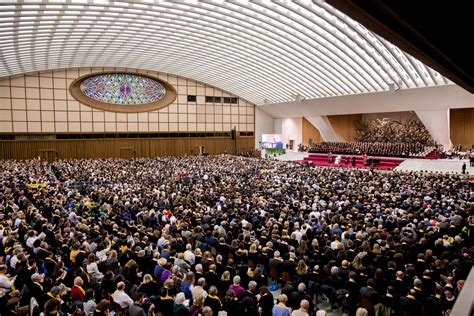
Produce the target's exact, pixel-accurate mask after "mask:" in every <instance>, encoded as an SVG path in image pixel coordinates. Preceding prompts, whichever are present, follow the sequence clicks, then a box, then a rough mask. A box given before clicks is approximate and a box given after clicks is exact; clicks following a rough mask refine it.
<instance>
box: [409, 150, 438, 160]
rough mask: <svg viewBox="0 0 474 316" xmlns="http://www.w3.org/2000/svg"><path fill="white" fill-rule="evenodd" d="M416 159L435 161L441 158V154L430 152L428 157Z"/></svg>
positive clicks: (434, 151)
mask: <svg viewBox="0 0 474 316" xmlns="http://www.w3.org/2000/svg"><path fill="white" fill-rule="evenodd" d="M415 158H418V159H429V160H435V159H439V158H441V154H440V152H439V151H436V150H432V151H430V152H429V153H428V154H427V155H426V156H424V157H415Z"/></svg>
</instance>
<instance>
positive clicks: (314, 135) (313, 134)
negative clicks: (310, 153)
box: [302, 117, 323, 146]
mask: <svg viewBox="0 0 474 316" xmlns="http://www.w3.org/2000/svg"><path fill="white" fill-rule="evenodd" d="M302 140H303V145H305V146H309V140H311V141H312V142H313V143H320V142H322V141H323V138H322V137H321V134H320V133H319V130H318V129H317V128H316V127H314V126H313V124H311V123H310V122H309V121H308V120H307V119H305V118H304V117H303V139H302Z"/></svg>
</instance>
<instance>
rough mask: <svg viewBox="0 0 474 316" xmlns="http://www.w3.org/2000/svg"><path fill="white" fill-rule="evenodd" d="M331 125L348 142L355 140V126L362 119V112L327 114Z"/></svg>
mask: <svg viewBox="0 0 474 316" xmlns="http://www.w3.org/2000/svg"><path fill="white" fill-rule="evenodd" d="M328 119H329V121H330V122H331V125H332V127H333V128H334V130H335V131H336V133H337V134H339V135H340V136H341V137H342V138H344V139H345V140H346V141H348V142H353V141H355V137H356V129H355V128H356V126H357V124H359V123H360V122H361V120H362V114H348V115H328Z"/></svg>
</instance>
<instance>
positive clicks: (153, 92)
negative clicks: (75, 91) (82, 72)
mask: <svg viewBox="0 0 474 316" xmlns="http://www.w3.org/2000/svg"><path fill="white" fill-rule="evenodd" d="M80 89H81V91H82V93H84V94H85V95H86V96H88V97H89V98H91V99H94V100H97V101H100V102H105V103H112V104H119V105H135V104H146V103H152V102H156V101H158V100H160V99H161V98H162V97H163V96H164V95H165V94H166V88H165V87H164V86H163V85H162V84H161V83H160V82H158V81H156V80H153V79H152V78H148V77H144V76H140V75H133V74H122V73H110V74H101V75H97V76H93V77H90V78H87V79H86V80H84V81H83V82H82V83H81V87H80Z"/></svg>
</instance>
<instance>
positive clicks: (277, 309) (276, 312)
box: [272, 294, 290, 316]
mask: <svg viewBox="0 0 474 316" xmlns="http://www.w3.org/2000/svg"><path fill="white" fill-rule="evenodd" d="M287 301H288V297H287V296H286V295H285V294H282V295H280V297H279V298H278V304H277V305H275V306H273V309H272V316H290V309H289V308H288V307H286V302H287Z"/></svg>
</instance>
